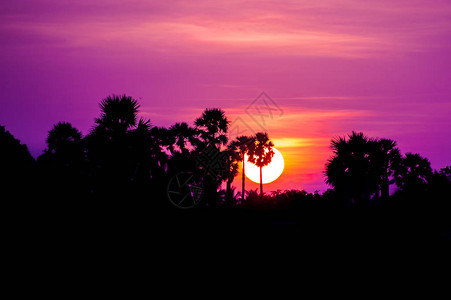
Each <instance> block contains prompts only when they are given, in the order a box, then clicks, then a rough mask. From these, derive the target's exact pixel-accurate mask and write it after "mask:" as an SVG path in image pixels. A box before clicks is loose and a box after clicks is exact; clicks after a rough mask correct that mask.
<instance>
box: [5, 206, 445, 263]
mask: <svg viewBox="0 0 451 300" xmlns="http://www.w3.org/2000/svg"><path fill="white" fill-rule="evenodd" d="M21 205H22V206H19V207H17V206H16V207H15V209H14V210H11V213H10V214H9V217H8V221H7V225H6V227H5V229H6V231H5V232H6V233H7V241H8V243H7V245H8V248H9V250H11V251H12V252H13V253H14V254H16V255H19V256H20V257H22V259H23V260H24V261H29V262H30V263H31V262H39V261H40V262H41V263H43V262H44V261H47V262H49V261H59V262H60V263H61V264H66V263H67V264H69V265H74V266H78V265H79V264H83V263H84V262H87V261H99V262H101V261H107V262H108V261H110V262H111V261H117V260H118V259H121V258H126V259H128V260H130V262H132V261H133V262H135V263H155V264H157V263H167V264H170V263H174V262H179V263H182V262H190V261H191V262H196V261H197V262H199V263H201V262H202V261H207V262H210V263H212V262H225V261H230V262H238V261H241V262H246V261H254V262H257V261H262V262H268V263H269V262H272V263H277V262H283V264H290V263H295V262H299V261H306V262H310V263H312V262H314V261H316V260H322V261H324V260H327V259H337V260H346V259H354V258H362V259H374V258H377V257H390V258H395V257H399V258H402V257H407V256H410V255H412V256H420V257H422V258H424V259H431V260H433V259H439V258H441V257H443V258H445V257H449V256H450V253H451V251H450V250H451V247H450V246H451V226H450V225H451V222H450V218H449V212H427V211H418V210H417V211H384V210H382V209H379V210H352V209H347V210H336V211H317V210H310V211H309V210H305V211H299V210H297V211H290V210H284V211H280V210H274V211H256V210H245V209H239V208H194V209H189V210H180V209H176V208H170V209H167V208H165V209H162V210H156V209H154V208H151V207H149V206H147V205H144V204H142V203H141V204H139V202H134V204H133V203H132V204H127V205H124V204H123V203H121V202H114V203H112V202H109V203H108V202H102V203H98V205H90V206H89V207H86V206H85V205H83V204H80V203H76V202H72V204H67V203H66V204H64V206H63V205H62V204H57V203H54V202H53V203H48V205H42V202H41V203H40V204H39V205H34V206H33V205H30V204H29V203H25V202H24V203H22V204H21Z"/></svg>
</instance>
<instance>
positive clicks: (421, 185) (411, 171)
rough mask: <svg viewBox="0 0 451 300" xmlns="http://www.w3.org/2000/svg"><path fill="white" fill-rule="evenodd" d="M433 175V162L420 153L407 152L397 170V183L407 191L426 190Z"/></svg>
mask: <svg viewBox="0 0 451 300" xmlns="http://www.w3.org/2000/svg"><path fill="white" fill-rule="evenodd" d="M431 176H432V168H431V163H430V162H429V160H428V159H427V158H424V157H422V156H421V155H419V154H418V153H415V154H414V153H406V154H405V156H404V157H403V158H402V159H401V161H400V165H399V167H398V168H397V170H396V171H395V181H396V185H397V186H398V187H399V188H401V189H402V190H405V191H419V190H424V189H425V188H426V185H427V183H428V181H429V179H430V177H431Z"/></svg>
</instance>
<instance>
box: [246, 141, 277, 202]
mask: <svg viewBox="0 0 451 300" xmlns="http://www.w3.org/2000/svg"><path fill="white" fill-rule="evenodd" d="M273 147H274V144H273V143H272V142H271V141H270V140H269V137H268V133H266V132H265V133H262V132H258V133H257V134H256V135H255V137H254V142H253V143H250V144H249V147H248V153H249V161H250V162H251V163H253V164H255V165H256V166H257V167H259V168H260V196H262V197H263V179H262V177H263V175H262V168H263V167H264V166H267V165H268V164H269V163H270V162H271V160H272V157H273V156H274V150H273Z"/></svg>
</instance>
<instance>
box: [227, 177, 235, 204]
mask: <svg viewBox="0 0 451 300" xmlns="http://www.w3.org/2000/svg"><path fill="white" fill-rule="evenodd" d="M232 180H233V178H232ZM232 180H230V179H227V189H226V201H227V202H228V203H231V202H232V198H233V197H232Z"/></svg>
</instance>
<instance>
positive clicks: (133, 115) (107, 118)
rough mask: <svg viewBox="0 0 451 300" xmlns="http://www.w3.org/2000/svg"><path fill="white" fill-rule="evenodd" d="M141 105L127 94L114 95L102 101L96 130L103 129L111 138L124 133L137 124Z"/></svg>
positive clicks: (96, 121) (96, 120)
mask: <svg viewBox="0 0 451 300" xmlns="http://www.w3.org/2000/svg"><path fill="white" fill-rule="evenodd" d="M139 107H140V105H139V104H138V101H137V100H135V99H133V98H132V97H130V96H126V95H120V96H119V95H112V96H108V97H107V98H105V99H103V100H102V101H101V102H100V110H101V115H100V118H96V119H95V123H96V124H97V126H96V127H95V130H100V131H103V132H104V133H106V134H107V135H108V138H109V139H112V138H115V137H117V136H119V135H123V134H125V133H126V132H127V130H128V129H129V128H131V127H133V126H135V125H136V121H137V114H138V109H139Z"/></svg>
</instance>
